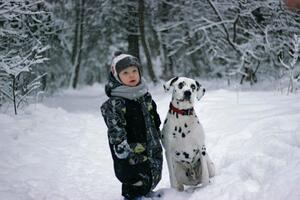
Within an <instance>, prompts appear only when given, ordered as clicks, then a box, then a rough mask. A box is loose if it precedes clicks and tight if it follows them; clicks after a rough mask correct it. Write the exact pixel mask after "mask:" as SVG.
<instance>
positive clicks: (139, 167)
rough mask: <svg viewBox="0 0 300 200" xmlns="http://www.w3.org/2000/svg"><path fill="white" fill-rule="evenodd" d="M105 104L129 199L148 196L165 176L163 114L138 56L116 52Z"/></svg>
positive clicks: (113, 151)
mask: <svg viewBox="0 0 300 200" xmlns="http://www.w3.org/2000/svg"><path fill="white" fill-rule="evenodd" d="M105 92H106V94H107V96H108V97H109V99H108V100H107V101H106V102H104V103H103V105H102V106H101V112H102V115H103V118H104V120H105V123H106V125H107V128H108V139H109V146H110V150H111V154H112V158H113V161H114V170H115V175H116V177H117V178H118V179H119V180H120V181H121V183H122V195H123V196H124V199H125V200H139V199H147V198H146V196H149V195H150V193H151V191H152V190H153V189H154V188H155V186H156V185H157V184H158V182H159V181H160V179H161V171H162V162H163V160H162V146H161V143H160V139H159V132H160V131H159V126H160V123H161V122H160V118H159V115H158V113H157V111H156V104H155V102H154V101H153V100H152V97H151V95H150V93H149V92H148V88H147V86H146V83H145V80H144V79H143V78H142V76H141V65H140V63H139V61H138V59H137V58H136V57H133V56H131V55H128V54H122V53H120V52H117V53H115V57H114V59H113V61H112V66H111V72H110V74H109V80H108V83H107V84H106V85H105Z"/></svg>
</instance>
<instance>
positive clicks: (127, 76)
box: [119, 66, 140, 87]
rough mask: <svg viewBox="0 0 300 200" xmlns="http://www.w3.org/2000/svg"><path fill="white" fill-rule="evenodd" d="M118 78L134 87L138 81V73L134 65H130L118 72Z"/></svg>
mask: <svg viewBox="0 0 300 200" xmlns="http://www.w3.org/2000/svg"><path fill="white" fill-rule="evenodd" d="M119 78H120V80H121V81H122V83H123V84H124V85H127V86H130V87H134V86H137V85H138V84H139V82H140V73H139V70H138V68H137V67H136V66H130V67H127V68H125V69H123V70H122V71H121V72H120V73H119Z"/></svg>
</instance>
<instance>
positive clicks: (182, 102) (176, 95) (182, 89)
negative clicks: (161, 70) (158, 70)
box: [164, 77, 205, 107]
mask: <svg viewBox="0 0 300 200" xmlns="http://www.w3.org/2000/svg"><path fill="white" fill-rule="evenodd" d="M171 88H173V96H172V102H173V103H176V105H177V106H180V107H191V105H193V104H194V100H195V98H197V100H200V99H201V98H202V97H203V95H204V93H205V89H204V88H202V87H201V84H200V83H199V82H198V81H195V80H194V79H190V78H186V77H174V78H172V79H170V80H169V81H168V82H166V83H165V84H164V89H165V91H169V90H170V89H171Z"/></svg>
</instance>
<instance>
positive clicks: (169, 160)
mask: <svg viewBox="0 0 300 200" xmlns="http://www.w3.org/2000/svg"><path fill="white" fill-rule="evenodd" d="M167 152H170V151H166V159H167V163H168V169H169V176H170V183H171V187H172V188H175V189H176V190H178V191H183V189H184V187H183V185H182V184H179V183H178V181H177V178H176V161H175V160H174V158H173V157H172V155H170V154H168V153H167Z"/></svg>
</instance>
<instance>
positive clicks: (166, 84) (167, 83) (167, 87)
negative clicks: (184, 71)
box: [164, 76, 178, 92]
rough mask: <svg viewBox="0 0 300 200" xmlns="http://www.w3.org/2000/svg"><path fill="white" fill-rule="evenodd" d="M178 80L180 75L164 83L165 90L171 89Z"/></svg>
mask: <svg viewBox="0 0 300 200" xmlns="http://www.w3.org/2000/svg"><path fill="white" fill-rule="evenodd" d="M177 80H178V76H176V77H174V78H171V79H170V80H168V81H167V82H166V83H165V84H164V89H165V92H167V91H169V90H170V87H171V86H173V83H175V82H176V81H177Z"/></svg>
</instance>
